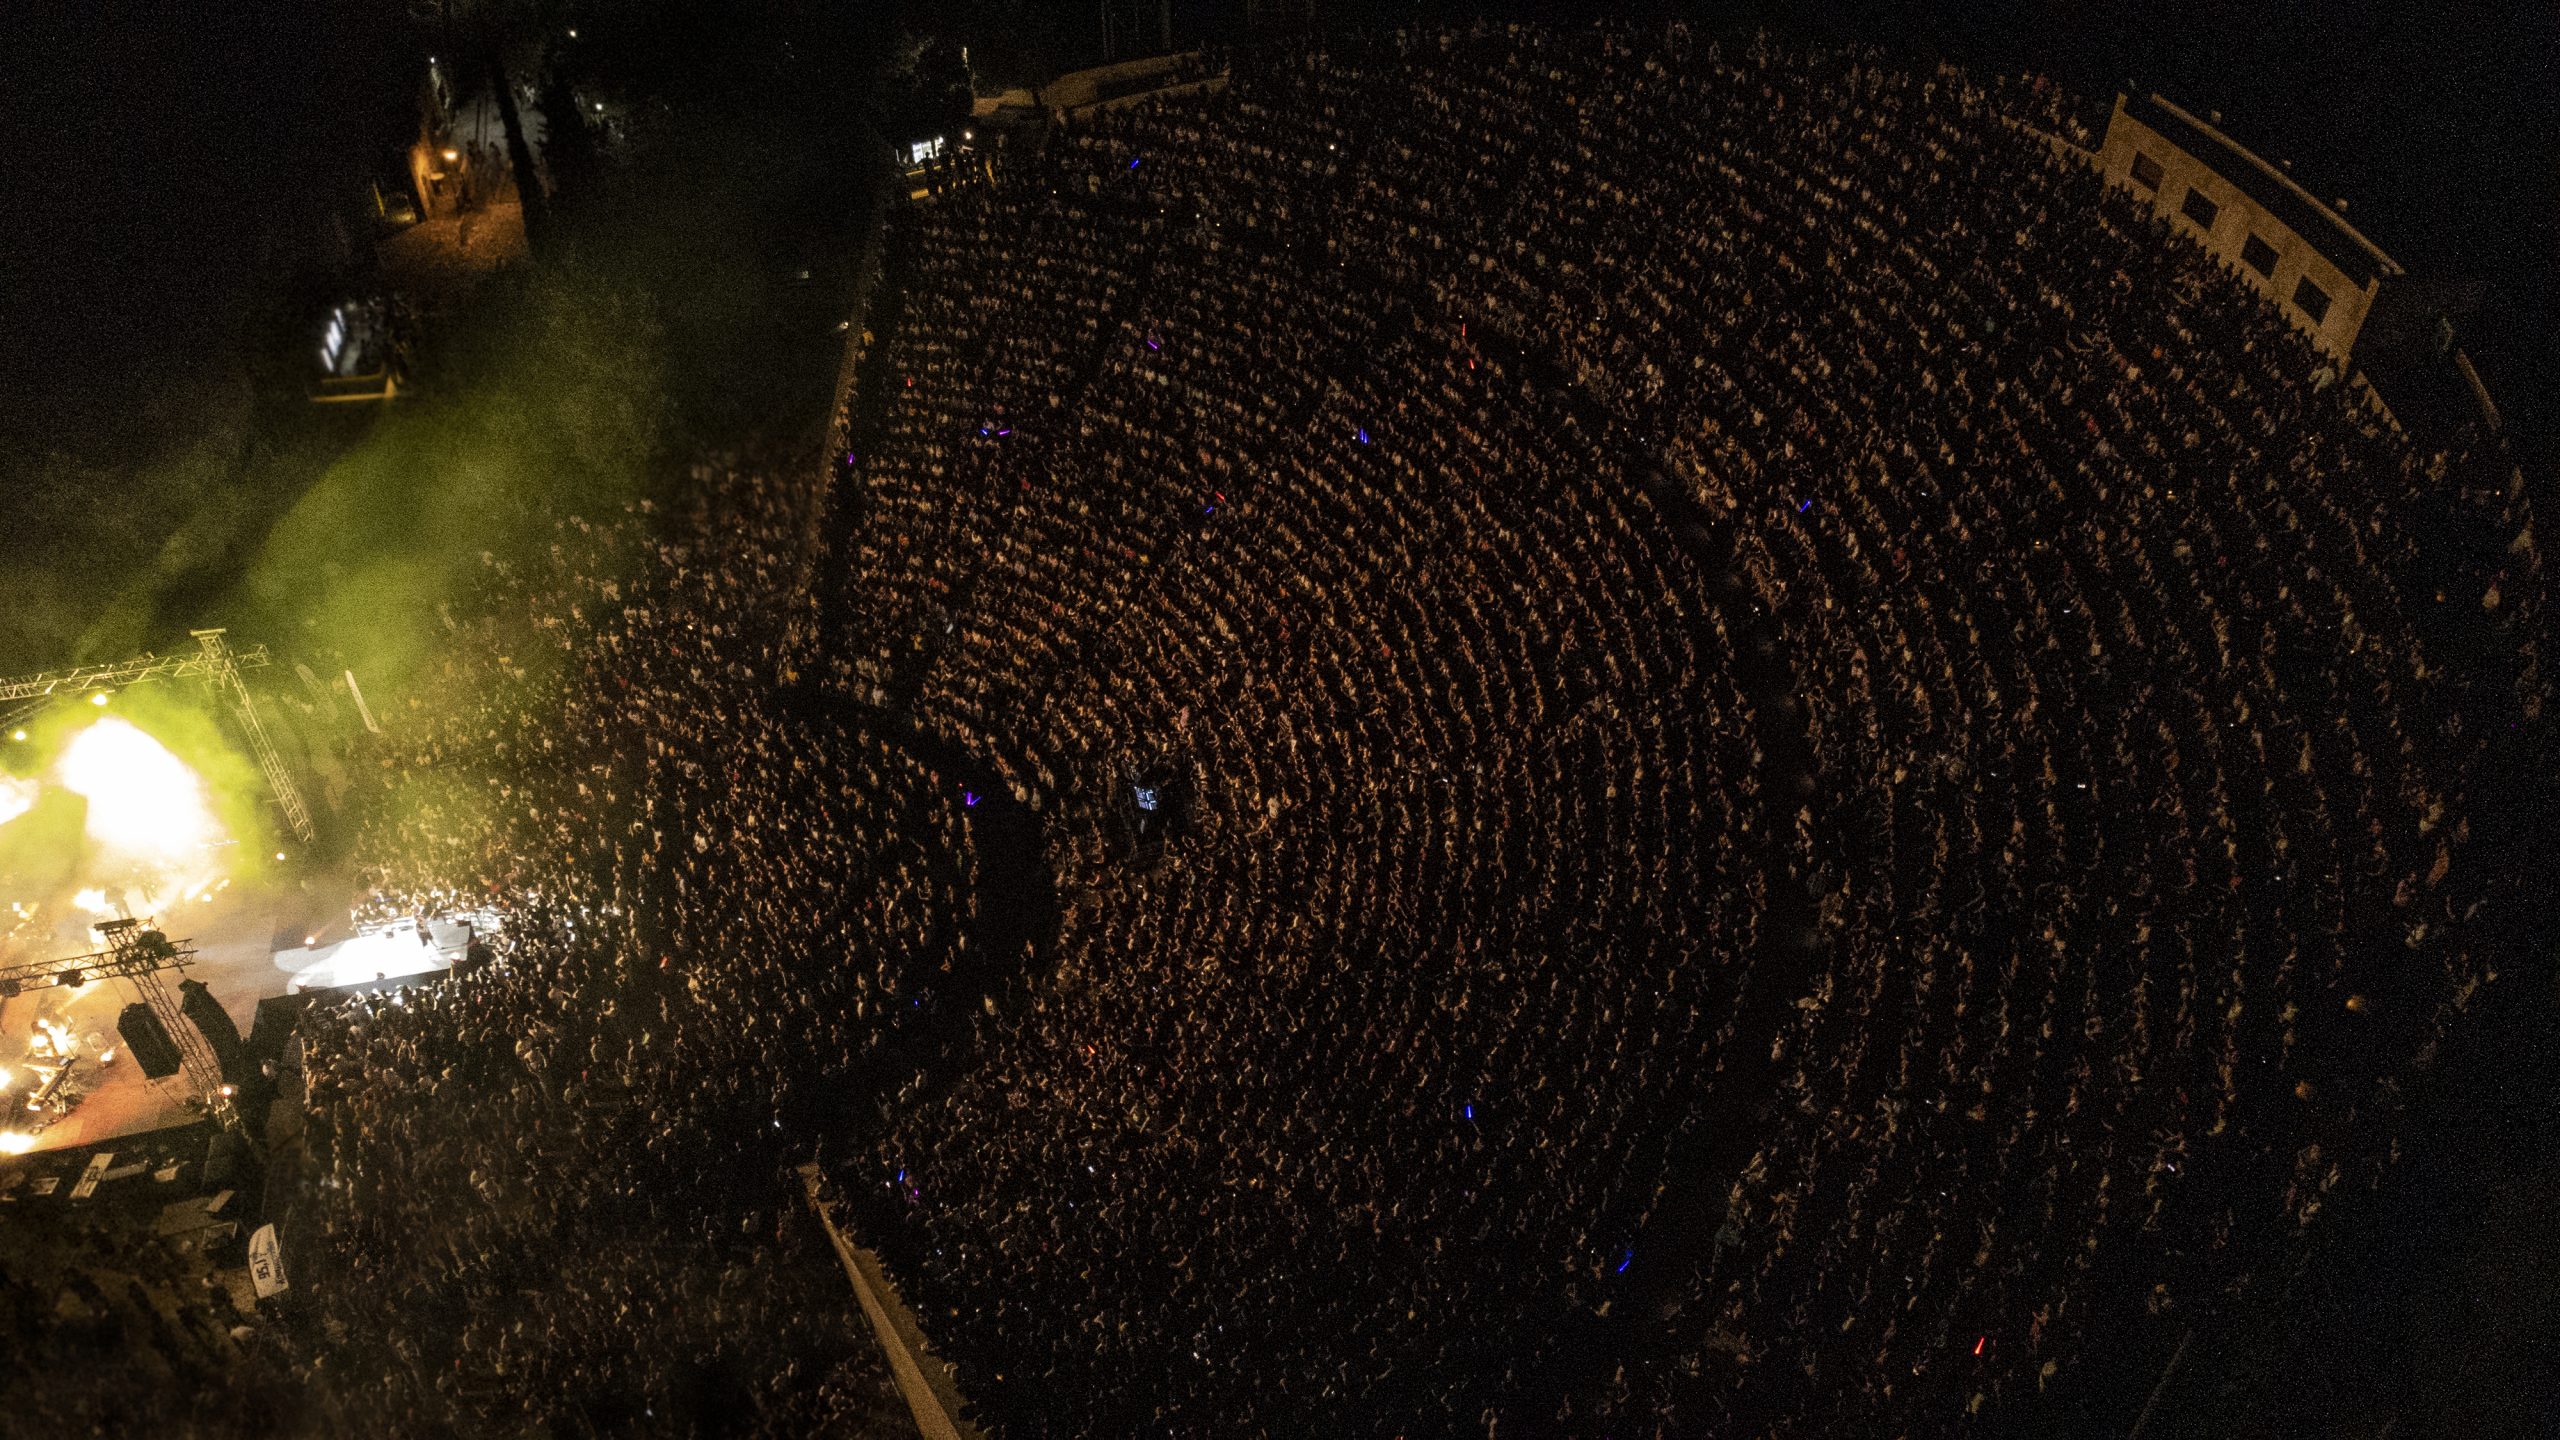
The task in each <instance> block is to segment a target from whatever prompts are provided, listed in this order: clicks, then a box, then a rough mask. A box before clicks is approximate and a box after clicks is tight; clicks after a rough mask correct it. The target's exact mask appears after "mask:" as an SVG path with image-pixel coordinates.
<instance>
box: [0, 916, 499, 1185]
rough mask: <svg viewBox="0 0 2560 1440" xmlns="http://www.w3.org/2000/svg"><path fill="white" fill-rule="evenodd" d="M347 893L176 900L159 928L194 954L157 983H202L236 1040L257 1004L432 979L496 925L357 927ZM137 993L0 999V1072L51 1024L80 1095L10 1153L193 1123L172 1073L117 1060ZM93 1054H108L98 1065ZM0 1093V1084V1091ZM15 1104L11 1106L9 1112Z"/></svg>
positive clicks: (482, 919) (119, 985) (481, 921)
mask: <svg viewBox="0 0 2560 1440" xmlns="http://www.w3.org/2000/svg"><path fill="white" fill-rule="evenodd" d="M320 896H327V897H329V898H328V899H327V900H325V901H323V900H320V899H319V898H317V897H320ZM355 898H356V896H355V894H354V889H353V885H352V882H351V881H350V880H348V879H347V878H346V877H343V876H336V875H330V874H325V873H324V874H315V875H305V876H296V877H291V878H286V877H277V878H276V879H275V880H274V881H273V883H271V884H269V885H266V886H263V887H260V888H253V889H244V888H241V887H233V888H231V889H228V890H226V891H224V892H223V893H222V894H220V895H217V896H214V897H211V898H210V899H208V900H207V901H205V902H202V903H199V904H192V905H187V906H185V907H183V909H181V910H180V911H179V912H177V913H175V914H173V915H171V916H169V917H166V918H165V920H164V922H163V928H164V929H165V930H166V931H167V932H168V934H169V936H170V938H171V939H173V940H178V941H182V942H191V943H192V944H193V945H194V946H195V950H196V955H195V959H194V961H193V963H191V964H190V965H189V966H188V967H187V968H186V969H185V970H184V971H183V972H176V973H169V974H164V975H163V976H162V977H161V978H162V979H163V981H164V982H165V983H166V984H168V985H169V986H171V987H173V988H174V987H175V985H176V984H177V982H178V980H179V979H181V978H185V979H194V980H200V981H202V982H204V985H205V988H206V989H207V990H208V991H209V992H210V993H211V995H212V997H213V998H214V1000H215V1001H217V1002H218V1003H219V1004H220V1005H221V1006H222V1008H223V1011H224V1013H226V1014H228V1015H229V1016H230V1017H231V1019H232V1023H234V1024H235V1025H237V1026H238V1027H239V1029H240V1033H241V1034H242V1035H243V1036H246V1035H248V1034H249V1033H250V1032H251V1030H252V1029H253V1028H254V1023H255V1020H256V1014H257V1008H258V1002H260V1001H262V1000H267V999H271V998H273V997H275V996H279V995H298V994H301V993H303V992H305V991H311V990H330V989H337V988H340V987H343V986H351V985H371V984H374V983H376V982H379V981H385V980H399V979H402V978H404V977H408V976H421V975H431V974H439V973H442V972H443V971H446V970H449V969H451V968H452V967H453V966H454V965H455V964H456V963H458V962H459V961H460V960H461V959H462V958H463V956H464V954H465V952H466V951H467V950H468V948H469V946H470V944H471V941H472V938H473V936H474V935H475V934H487V933H489V932H490V931H491V930H492V929H494V926H495V921H494V918H493V917H489V916H461V917H455V918H453V919H436V920H431V921H429V922H428V924H427V932H428V933H427V934H426V935H425V936H423V937H422V936H421V935H420V933H419V925H418V922H417V921H416V920H414V919H404V920H399V921H395V922H392V923H389V924H386V925H377V926H367V927H362V928H358V927H355V926H353V925H352V924H351V922H350V920H349V916H350V913H351V903H352V901H353V900H354V899H355ZM324 906H325V908H323V907H324ZM291 942H308V943H291ZM57 953H65V954H68V953H77V950H76V942H73V941H71V940H69V939H68V938H67V937H66V939H65V940H64V941H63V942H62V943H61V944H60V946H59V947H58V951H57ZM137 998H139V996H138V992H136V991H135V989H134V987H133V986H132V985H130V984H127V983H125V982H121V981H100V980H92V981H90V982H88V983H87V984H84V985H81V986H78V987H76V988H72V989H50V990H34V991H30V992H28V993H26V994H23V995H19V996H16V997H13V998H10V999H7V1000H0V1069H5V1070H7V1071H9V1072H11V1078H12V1079H14V1081H15V1082H16V1084H17V1085H18V1087H20V1088H23V1087H24V1085H25V1083H26V1081H27V1080H28V1079H29V1072H30V1070H31V1067H30V1065H29V1063H28V1056H29V1054H30V1047H29V1041H30V1036H31V1035H32V1034H33V1033H34V1031H35V1027H36V1023H37V1021H38V1020H39V1019H42V1020H45V1021H47V1022H49V1023H51V1024H54V1025H58V1026H61V1027H62V1028H63V1030H64V1031H66V1032H67V1033H68V1034H69V1035H70V1036H71V1037H73V1039H74V1041H75V1042H76V1043H77V1045H78V1054H79V1057H80V1058H79V1059H78V1060H76V1061H75V1062H74V1068H73V1072H72V1078H73V1081H74V1082H75V1083H77V1084H78V1085H80V1086H83V1087H85V1088H86V1089H87V1091H88V1093H87V1095H86V1096H85V1097H84V1098H82V1099H81V1100H80V1101H79V1103H78V1104H77V1105H75V1106H74V1107H73V1108H72V1110H71V1112H70V1113H69V1114H67V1115H64V1116H61V1117H60V1118H58V1119H55V1120H54V1121H53V1122H52V1123H51V1124H50V1125H48V1126H47V1127H46V1128H44V1129H43V1130H41V1131H38V1132H35V1133H34V1134H33V1135H32V1141H31V1142H30V1141H29V1140H28V1139H25V1138H20V1139H15V1140H12V1141H11V1142H10V1147H9V1148H10V1149H11V1150H12V1151H13V1152H20V1151H23V1152H34V1151H45V1150H63V1149H72V1148H76V1147H80V1146H88V1145H95V1144H98V1143H100V1142H101V1141H105V1140H110V1139H114V1138H117V1137H119V1136H125V1135H133V1134H139V1133H142V1132H144V1131H150V1130H158V1129H163V1128H166V1127H168V1126H172V1125H184V1124H189V1123H192V1122H194V1121H196V1120H199V1119H201V1118H202V1116H201V1114H200V1112H198V1111H196V1110H194V1109H192V1108H190V1107H189V1105H188V1103H187V1101H188V1094H189V1092H188V1086H187V1082H186V1080H185V1078H184V1077H183V1076H173V1077H171V1078H169V1079H165V1080H152V1079H149V1078H147V1077H145V1076H144V1075H143V1073H142V1070H141V1067H140V1066H138V1065H136V1064H135V1063H134V1061H133V1059H132V1057H131V1056H129V1055H127V1054H125V1053H124V1044H123V1042H122V1040H121V1039H120V1038H119V1037H118V1035H117V1033H116V1015H117V1013H118V1012H119V1011H121V1010H122V1009H123V1008H124V1007H125V1006H126V1005H127V1004H129V1003H131V1002H132V1001H133V1000H135V999H137ZM101 1055H106V1056H111V1057H112V1058H110V1059H108V1060H106V1062H105V1063H104V1064H101V1063H99V1060H98V1057H99V1056H101ZM7 1088H9V1086H8V1085H7V1084H6V1083H0V1089H7ZM12 1093H15V1092H14V1091H13V1092H12ZM22 1104H23V1102H22V1101H13V1102H12V1105H13V1108H14V1107H15V1106H18V1105H22ZM35 1118H36V1117H35V1116H34V1115H31V1114H10V1115H6V1116H0V1133H8V1132H16V1133H17V1135H19V1136H21V1137H25V1136H26V1135H27V1134H28V1126H27V1123H26V1122H27V1121H31V1120H33V1119H35Z"/></svg>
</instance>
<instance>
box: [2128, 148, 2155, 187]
mask: <svg viewBox="0 0 2560 1440" xmlns="http://www.w3.org/2000/svg"><path fill="white" fill-rule="evenodd" d="M2133 183H2134V184H2136V185H2139V186H2141V187H2142V188H2143V189H2145V190H2157V189H2159V188H2160V162H2159V161H2157V160H2154V159H2152V158H2151V157H2150V156H2148V155H2145V154H2143V153H2142V152H2141V151H2139V150H2136V151H2134V152H2133Z"/></svg>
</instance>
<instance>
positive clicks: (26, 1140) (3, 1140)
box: [0, 1130, 36, 1155]
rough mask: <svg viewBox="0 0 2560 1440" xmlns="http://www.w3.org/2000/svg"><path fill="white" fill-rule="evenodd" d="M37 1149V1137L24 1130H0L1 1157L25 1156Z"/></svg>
mask: <svg viewBox="0 0 2560 1440" xmlns="http://www.w3.org/2000/svg"><path fill="white" fill-rule="evenodd" d="M34 1148H36V1137H34V1136H33V1135H30V1134H28V1133H27V1132H26V1131H24V1130H0V1155H24V1154H26V1153H27V1152H28V1151H30V1150H33V1149H34Z"/></svg>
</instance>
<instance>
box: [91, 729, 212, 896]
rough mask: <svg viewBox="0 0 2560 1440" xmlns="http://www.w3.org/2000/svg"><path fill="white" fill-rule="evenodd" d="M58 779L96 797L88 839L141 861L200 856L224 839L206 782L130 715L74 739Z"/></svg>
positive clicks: (171, 859) (93, 800)
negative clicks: (206, 791) (144, 731)
mask: <svg viewBox="0 0 2560 1440" xmlns="http://www.w3.org/2000/svg"><path fill="white" fill-rule="evenodd" d="M54 778H55V779H56V780H58V781H60V782H61V784H62V787H63V788H64V789H66V790H69V791H71V792H73V793H74V794H77V795H80V796H82V797H84V798H86V799H87V800H88V802H89V837H90V838H91V839H93V840H95V841H97V842H98V844H99V845H100V846H102V847H104V848H105V849H108V850H111V851H116V852H119V853H121V854H124V855H128V856H131V857H133V858H136V859H141V860H158V861H163V862H167V861H177V860H191V859H195V858H197V857H199V856H200V855H201V854H202V852H203V851H204V849H205V847H206V846H208V845H212V844H215V843H216V842H218V841H220V840H221V839H223V830H222V822H221V821H220V820H217V819H215V818H214V814H213V803H212V797H211V796H210V795H208V794H206V793H205V786H204V781H203V780H201V779H199V778H197V775H196V772H195V771H193V770H191V769H189V768H188V767H187V762H185V761H183V760H181V759H179V758H178V757H177V756H175V755H172V754H170V753H169V747H167V746H165V745H163V744H161V743H160V742H159V741H157V740H154V739H152V738H151V737H150V736H149V735H147V734H145V733H143V732H142V731H141V730H139V729H137V728H135V727H134V726H133V725H131V724H129V723H128V722H126V721H123V720H117V719H112V718H110V719H105V720H101V721H99V722H98V723H96V724H94V725H92V726H90V727H89V728H88V729H86V730H83V731H81V732H80V733H79V734H77V735H74V736H72V737H71V743H70V744H69V745H67V746H65V747H63V751H62V757H61V758H60V759H59V760H56V761H55V762H54Z"/></svg>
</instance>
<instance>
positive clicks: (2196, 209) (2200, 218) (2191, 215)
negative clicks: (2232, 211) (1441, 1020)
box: [2178, 187, 2222, 230]
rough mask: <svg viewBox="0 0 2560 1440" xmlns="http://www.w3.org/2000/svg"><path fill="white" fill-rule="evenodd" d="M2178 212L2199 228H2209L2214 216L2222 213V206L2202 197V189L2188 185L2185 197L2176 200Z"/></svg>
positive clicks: (2211, 225) (2211, 226)
mask: <svg viewBox="0 0 2560 1440" xmlns="http://www.w3.org/2000/svg"><path fill="white" fill-rule="evenodd" d="M2178 213H2179V214H2181V215H2184V216H2186V217H2187V218H2188V219H2190V220H2193V221H2194V222H2196V225H2197V227H2198V228H2199V229H2204V230H2210V229H2212V228H2213V219H2214V217H2215V216H2217V215H2220V214H2221V213H2222V207H2221V206H2219V205H2216V204H2214V203H2213V202H2212V201H2210V200H2207V199H2206V198H2204V192H2203V191H2201V190H2197V189H2194V188H2192V187H2190V188H2189V189H2188V191H2187V198H2186V199H2184V200H2181V201H2179V202H2178Z"/></svg>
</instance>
